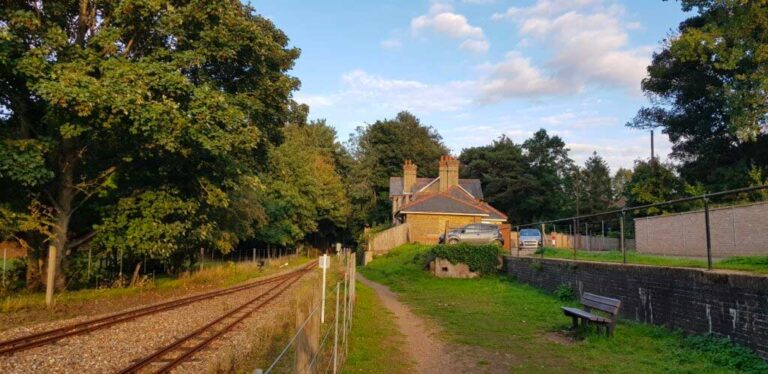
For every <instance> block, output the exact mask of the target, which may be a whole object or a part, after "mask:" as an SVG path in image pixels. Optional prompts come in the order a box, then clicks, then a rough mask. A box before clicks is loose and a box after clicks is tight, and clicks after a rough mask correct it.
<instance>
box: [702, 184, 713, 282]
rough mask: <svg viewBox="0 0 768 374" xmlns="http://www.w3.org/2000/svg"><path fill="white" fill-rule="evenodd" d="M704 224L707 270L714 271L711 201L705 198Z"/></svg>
mask: <svg viewBox="0 0 768 374" xmlns="http://www.w3.org/2000/svg"><path fill="white" fill-rule="evenodd" d="M704 224H705V225H706V233H707V269H709V270H712V238H711V235H710V233H709V199H708V198H706V197H705V198H704Z"/></svg>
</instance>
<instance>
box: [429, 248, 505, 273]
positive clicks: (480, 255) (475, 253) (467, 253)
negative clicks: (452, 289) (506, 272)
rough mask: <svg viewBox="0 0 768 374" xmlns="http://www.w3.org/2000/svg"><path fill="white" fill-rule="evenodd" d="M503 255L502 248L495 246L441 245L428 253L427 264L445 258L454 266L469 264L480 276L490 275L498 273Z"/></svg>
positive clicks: (471, 269) (470, 268)
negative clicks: (500, 257) (500, 258)
mask: <svg viewBox="0 0 768 374" xmlns="http://www.w3.org/2000/svg"><path fill="white" fill-rule="evenodd" d="M501 254H502V250H501V247H499V246H498V245H495V244H483V245H471V244H466V243H460V244H449V245H446V244H440V245H436V246H434V247H432V248H430V250H429V252H427V256H426V262H427V264H429V263H430V262H432V261H433V260H434V259H435V258H443V259H446V260H448V261H450V262H451V263H452V264H454V265H456V264H458V263H464V264H467V265H468V266H469V270H470V271H474V272H477V273H479V274H480V275H489V274H494V273H496V268H497V266H498V264H499V256H501Z"/></svg>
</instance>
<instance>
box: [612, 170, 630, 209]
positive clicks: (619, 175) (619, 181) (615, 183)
mask: <svg viewBox="0 0 768 374" xmlns="http://www.w3.org/2000/svg"><path fill="white" fill-rule="evenodd" d="M631 180H632V170H629V169H625V168H623V167H622V168H619V170H616V174H614V176H613V178H611V190H612V191H613V200H614V202H619V200H621V199H623V198H624V192H625V191H626V186H627V183H629V182H630V181H631Z"/></svg>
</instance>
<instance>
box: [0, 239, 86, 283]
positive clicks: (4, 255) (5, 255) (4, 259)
mask: <svg viewBox="0 0 768 374" xmlns="http://www.w3.org/2000/svg"><path fill="white" fill-rule="evenodd" d="M7 257H8V247H3V285H5V262H6V258H7ZM89 264H90V262H89Z"/></svg>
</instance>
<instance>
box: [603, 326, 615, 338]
mask: <svg viewBox="0 0 768 374" xmlns="http://www.w3.org/2000/svg"><path fill="white" fill-rule="evenodd" d="M605 328H606V330H605V331H606V335H608V337H611V336H613V328H614V325H612V324H609V325H606V326H605Z"/></svg>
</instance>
